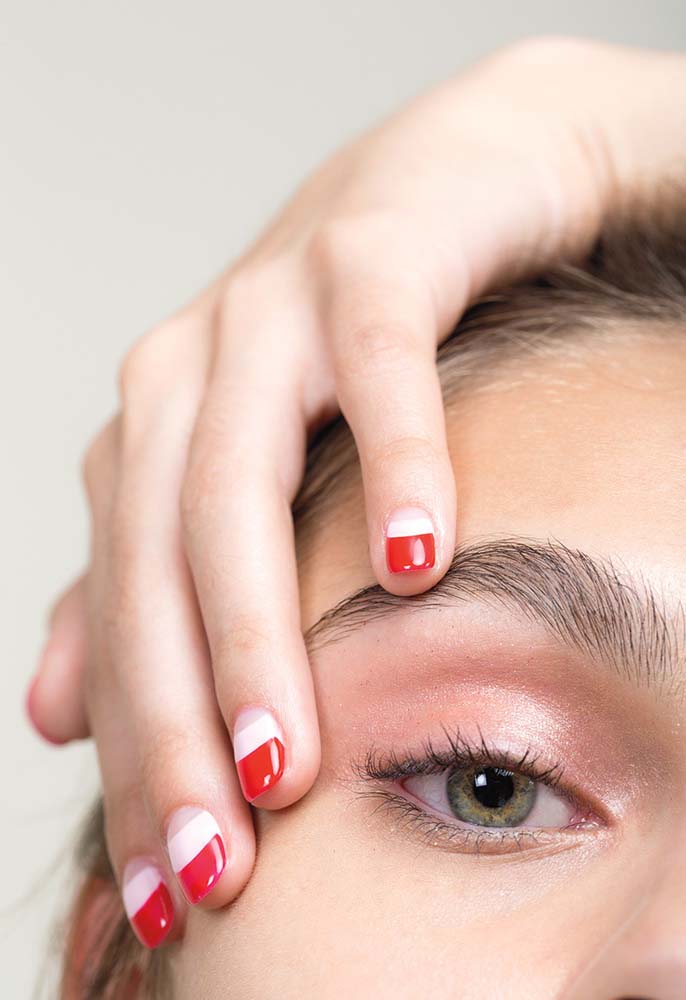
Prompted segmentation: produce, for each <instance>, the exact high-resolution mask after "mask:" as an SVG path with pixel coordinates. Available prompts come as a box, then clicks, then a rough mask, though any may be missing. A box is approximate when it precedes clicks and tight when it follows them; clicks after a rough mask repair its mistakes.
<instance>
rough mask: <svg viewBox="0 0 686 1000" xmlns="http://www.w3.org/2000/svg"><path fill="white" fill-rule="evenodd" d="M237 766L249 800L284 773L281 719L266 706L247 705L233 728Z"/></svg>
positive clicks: (242, 786)
mask: <svg viewBox="0 0 686 1000" xmlns="http://www.w3.org/2000/svg"><path fill="white" fill-rule="evenodd" d="M233 753H234V757H235V759H236V770H237V771H238V777H239V780H240V783H241V788H242V789H243V795H244V796H245V798H246V799H247V800H248V802H253V801H254V800H255V799H256V798H257V797H258V796H259V795H262V793H263V792H266V791H267V790H268V789H270V788H273V787H274V785H275V784H276V783H277V782H278V781H279V780H280V778H281V775H282V774H283V768H284V763H285V749H284V738H283V733H282V732H281V727H280V726H279V724H278V722H277V721H276V719H275V718H274V716H273V715H272V714H271V712H268V711H267V709H266V708H244V709H243V711H242V712H240V713H239V715H238V718H237V719H236V725H235V726H234V731H233Z"/></svg>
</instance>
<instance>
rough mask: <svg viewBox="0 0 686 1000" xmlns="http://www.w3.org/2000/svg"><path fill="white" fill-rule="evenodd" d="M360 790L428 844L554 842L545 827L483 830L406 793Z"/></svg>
mask: <svg viewBox="0 0 686 1000" xmlns="http://www.w3.org/2000/svg"><path fill="white" fill-rule="evenodd" d="M358 794H359V796H360V798H376V799H379V805H378V807H377V809H388V810H389V811H392V812H393V813H395V814H396V815H397V816H398V817H399V818H400V821H401V823H402V824H403V826H405V827H407V828H408V829H411V830H412V832H413V833H416V834H418V835H419V836H420V837H421V839H422V841H423V842H424V843H425V844H426V846H427V847H428V846H438V845H437V843H436V841H437V839H438V838H440V840H441V845H440V846H442V847H444V848H448V849H450V848H451V847H452V848H453V849H454V850H455V851H457V852H459V853H470V854H476V855H481V854H511V853H512V852H513V850H516V851H518V852H523V851H525V850H526V849H527V848H529V849H530V848H531V847H541V846H547V845H549V844H551V843H553V842H555V841H554V839H553V837H552V836H551V833H550V831H546V830H536V829H527V828H520V829H516V828H513V829H509V830H505V829H498V830H497V831H496V830H488V829H483V830H480V829H476V828H474V829H472V828H470V827H467V826H461V825H459V824H458V823H457V822H455V823H446V822H444V821H443V820H442V819H440V818H439V817H438V816H436V815H432V814H431V813H429V812H427V811H426V810H425V809H422V807H421V806H419V805H417V804H415V803H414V802H412V801H411V800H410V799H408V798H405V796H403V795H398V794H397V793H396V792H393V791H389V790H388V789H385V788H371V789H367V790H366V791H361V792H359V793H358ZM374 811H375V812H376V811H377V810H374ZM570 829H572V830H573V829H574V828H573V827H571V828H570Z"/></svg>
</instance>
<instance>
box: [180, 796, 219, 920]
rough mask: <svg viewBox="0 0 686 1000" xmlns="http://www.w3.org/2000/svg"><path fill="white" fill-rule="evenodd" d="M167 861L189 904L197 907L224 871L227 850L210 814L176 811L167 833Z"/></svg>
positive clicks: (194, 809) (185, 809)
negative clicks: (195, 904) (196, 904)
mask: <svg viewBox="0 0 686 1000" xmlns="http://www.w3.org/2000/svg"><path fill="white" fill-rule="evenodd" d="M167 850H168V851H169V860H170V861H171V866H172V868H173V869H174V872H175V874H176V877H177V878H178V880H179V883H180V885H181V888H182V889H183V892H184V895H185V897H186V899H187V900H188V902H189V903H199V902H200V900H201V899H204V898H205V896H206V895H207V894H208V892H209V891H210V890H211V889H212V888H214V886H215V885H216V884H217V882H218V881H219V877H220V875H221V873H222V872H223V871H224V868H225V867H226V847H225V846H224V840H223V837H222V835H221V831H220V829H219V826H218V824H217V821H216V820H215V818H214V816H212V815H211V813H209V812H207V811H206V810H205V809H198V808H197V807H195V806H184V807H183V808H181V809H177V810H176V812H175V813H174V815H173V816H172V818H171V821H170V823H169V828H168V830H167Z"/></svg>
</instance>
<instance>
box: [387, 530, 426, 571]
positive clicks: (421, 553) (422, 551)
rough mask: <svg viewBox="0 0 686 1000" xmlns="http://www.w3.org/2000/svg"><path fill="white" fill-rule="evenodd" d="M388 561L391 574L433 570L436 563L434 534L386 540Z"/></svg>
mask: <svg viewBox="0 0 686 1000" xmlns="http://www.w3.org/2000/svg"><path fill="white" fill-rule="evenodd" d="M386 559H387V561H388V568H389V570H390V571H391V573H412V572H415V571H416V570H421V569H431V567H432V566H433V565H434V563H435V562H436V545H435V541H434V536H433V534H424V535H405V536H402V535H401V536H397V537H394V538H387V539H386Z"/></svg>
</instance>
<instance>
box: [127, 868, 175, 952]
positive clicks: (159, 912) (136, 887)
mask: <svg viewBox="0 0 686 1000" xmlns="http://www.w3.org/2000/svg"><path fill="white" fill-rule="evenodd" d="M122 897H123V899H124V909H125V910H126V915H127V917H128V918H129V921H130V922H131V926H132V927H133V929H134V931H135V932H136V934H137V936H138V939H139V940H140V942H141V944H144V945H145V947H146V948H157V947H159V945H161V944H162V942H163V941H164V939H165V938H166V936H167V934H169V931H170V929H171V925H172V921H173V920H174V904H173V902H172V898H171V895H170V893H169V889H167V886H166V885H165V884H164V879H163V878H162V876H161V874H160V873H159V871H158V870H157V868H156V867H155V866H154V865H151V864H149V863H148V862H146V861H143V860H141V859H138V858H137V859H135V860H134V861H130V862H129V864H128V865H127V866H126V869H125V871H124V879H123V888H122Z"/></svg>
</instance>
